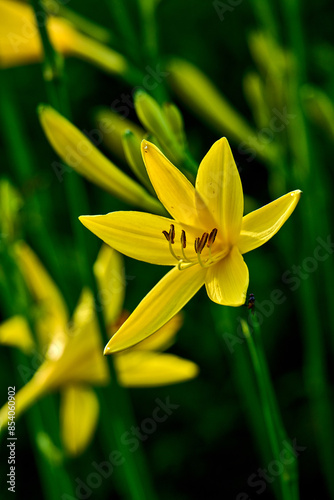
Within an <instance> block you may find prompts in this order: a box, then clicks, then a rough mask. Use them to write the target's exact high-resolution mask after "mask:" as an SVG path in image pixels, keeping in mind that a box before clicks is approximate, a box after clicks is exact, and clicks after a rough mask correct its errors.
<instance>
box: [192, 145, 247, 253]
mask: <svg viewBox="0 0 334 500" xmlns="http://www.w3.org/2000/svg"><path fill="white" fill-rule="evenodd" d="M196 189H197V190H198V191H199V193H200V195H201V197H202V199H203V200H204V202H205V203H206V205H207V207H208V208H209V210H210V212H211V214H212V215H213V217H214V219H215V220H216V223H217V224H218V227H219V229H220V230H221V232H222V235H220V236H221V237H222V239H223V241H224V242H225V243H227V244H230V245H234V244H235V243H236V241H237V239H238V237H239V233H240V229H241V222H242V215H243V210H244V198H243V192H242V185H241V180H240V175H239V172H238V169H237V166H236V164H235V161H234V158H233V155H232V152H231V149H230V146H229V144H228V142H227V140H226V138H225V137H223V138H222V139H220V140H219V141H217V142H215V143H214V145H213V146H212V147H211V149H210V151H209V152H208V153H207V154H206V156H205V157H204V158H203V160H202V162H201V164H200V166H199V169H198V174H197V178H196Z"/></svg>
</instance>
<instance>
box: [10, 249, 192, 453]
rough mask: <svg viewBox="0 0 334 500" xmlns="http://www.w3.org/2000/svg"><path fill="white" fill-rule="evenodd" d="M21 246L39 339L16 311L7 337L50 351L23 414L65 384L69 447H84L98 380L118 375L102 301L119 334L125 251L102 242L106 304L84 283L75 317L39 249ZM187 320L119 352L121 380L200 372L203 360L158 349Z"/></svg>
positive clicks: (155, 382)
mask: <svg viewBox="0 0 334 500" xmlns="http://www.w3.org/2000/svg"><path fill="white" fill-rule="evenodd" d="M16 253H17V257H18V262H19V265H20V268H21V270H22V272H23V275H24V278H25V281H26V283H27V285H28V287H29V289H30V291H31V294H32V296H33V297H34V299H35V301H36V304H37V306H38V314H37V317H36V329H37V332H38V335H39V346H36V345H35V343H34V341H33V338H32V335H31V333H30V329H29V326H28V324H27V322H26V321H25V320H24V319H23V318H21V317H14V318H10V319H9V320H7V321H6V322H5V323H3V324H2V325H1V326H0V342H1V341H2V342H3V343H6V344H9V345H13V346H16V347H20V348H21V349H22V350H24V351H25V352H26V353H32V354H36V352H38V349H39V351H40V353H41V355H43V356H44V361H43V362H42V364H41V365H40V367H39V368H38V370H37V371H36V372H35V373H34V375H33V377H32V378H31V379H30V380H29V382H28V383H27V384H26V385H25V386H23V388H22V389H21V390H20V391H19V392H18V393H17V394H16V418H18V417H19V416H20V415H21V414H22V413H23V412H24V411H25V410H26V409H27V408H28V407H30V406H31V405H33V404H34V403H35V402H36V401H37V399H39V398H40V397H42V396H44V395H46V394H48V393H50V392H52V391H55V390H61V409H60V414H61V435H62V438H63V442H64V446H65V449H66V450H67V452H68V453H69V454H71V455H77V454H79V453H81V452H82V451H83V450H84V448H85V447H86V446H87V444H88V442H89V441H90V439H91V437H92V435H93V433H94V430H95V427H96V423H97V419H98V415H99V402H98V399H97V396H96V394H95V392H94V390H93V389H92V388H91V386H100V385H107V384H109V383H110V380H109V372H108V368H107V363H106V360H105V358H104V357H103V355H102V343H101V336H100V331H99V327H98V322H97V319H96V313H95V309H96V307H100V306H102V307H103V311H104V315H105V320H106V322H107V323H108V329H109V331H110V334H111V333H112V331H113V329H114V325H116V324H117V323H118V322H120V318H121V316H122V305H123V299H124V286H125V279H124V275H123V262H122V258H121V256H120V255H119V254H118V253H117V252H116V251H115V250H112V249H111V248H109V247H107V246H103V247H102V249H101V251H100V254H99V256H98V259H97V261H96V263H95V266H94V270H95V273H96V276H97V279H98V283H99V290H100V296H99V300H100V301H101V304H96V303H94V298H93V295H92V293H91V292H90V290H88V289H85V290H83V292H82V294H81V297H80V300H79V303H78V305H77V307H76V309H75V311H74V314H73V317H72V320H71V321H69V317H68V314H67V311H66V309H65V307H64V303H63V299H62V297H61V295H60V293H59V291H58V289H57V287H56V285H55V284H54V283H53V281H52V279H51V278H50V276H49V275H48V274H47V272H46V270H45V269H44V267H43V266H42V264H41V262H40V261H39V260H38V258H37V257H36V255H35V254H34V253H33V252H32V250H31V249H30V248H29V247H28V246H27V245H26V244H25V243H20V244H19V245H18V246H17V248H16ZM180 325H181V320H180V316H176V317H175V318H173V320H172V321H171V322H169V323H168V324H166V325H165V326H164V328H162V329H160V330H159V331H158V332H156V334H155V335H152V337H151V338H150V339H148V340H147V341H144V342H143V343H142V345H141V346H138V347H137V348H136V349H133V350H128V351H124V352H122V353H120V354H117V355H115V368H116V372H117V377H118V380H119V383H120V384H121V385H123V386H127V387H144V386H159V385H165V384H171V383H175V382H181V381H185V380H189V379H191V378H193V377H195V376H196V374H197V372H198V368H197V366H196V365H195V364H194V363H192V362H191V361H187V360H184V359H181V358H179V357H177V356H175V355H172V354H163V353H160V352H158V351H160V350H162V349H165V348H166V347H168V346H169V345H170V344H171V342H172V341H173V338H174V337H175V334H176V332H177V330H178V329H179V327H180ZM23 368H24V367H23ZM26 369H27V371H28V372H30V369H29V368H26ZM22 371H23V370H22ZM6 418H7V406H6V405H5V406H4V407H3V408H2V409H1V410H0V427H2V425H4V424H5V422H6ZM78 422H80V425H78Z"/></svg>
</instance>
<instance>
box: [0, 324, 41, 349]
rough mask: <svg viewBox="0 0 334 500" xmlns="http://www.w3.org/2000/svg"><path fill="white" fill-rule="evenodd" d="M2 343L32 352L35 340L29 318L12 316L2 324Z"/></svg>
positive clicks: (0, 326)
mask: <svg viewBox="0 0 334 500" xmlns="http://www.w3.org/2000/svg"><path fill="white" fill-rule="evenodd" d="M0 344H1V345H9V346H12V347H18V348H19V349H21V350H22V351H23V352H24V353H26V354H31V353H32V352H33V350H34V348H35V342H34V339H33V336H32V333H31V331H30V328H29V324H28V322H27V320H26V319H25V318H24V317H23V316H12V317H11V318H9V319H7V320H6V321H4V322H3V323H1V325H0Z"/></svg>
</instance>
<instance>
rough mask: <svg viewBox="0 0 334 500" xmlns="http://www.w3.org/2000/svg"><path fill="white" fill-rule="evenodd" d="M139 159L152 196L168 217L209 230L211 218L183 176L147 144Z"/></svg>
mask: <svg viewBox="0 0 334 500" xmlns="http://www.w3.org/2000/svg"><path fill="white" fill-rule="evenodd" d="M142 155H143V159H144V162H145V166H146V169H147V172H148V175H149V177H150V180H151V182H152V185H153V187H154V189H155V192H156V193H157V196H158V198H159V200H160V201H161V203H162V204H163V205H164V206H165V207H166V209H167V210H168V212H169V213H170V214H171V216H172V217H173V218H174V219H176V220H177V221H179V222H181V223H184V224H187V225H189V226H195V227H202V228H203V229H205V230H208V227H211V226H212V222H211V221H212V218H211V217H210V214H209V212H208V210H207V207H206V206H205V203H204V202H203V200H202V199H201V197H200V196H199V194H198V193H197V191H196V189H195V188H194V186H193V185H192V184H191V183H190V182H189V181H188V179H187V178H186V177H185V176H184V175H183V174H182V172H180V170H178V169H177V168H176V167H174V165H173V164H172V163H171V162H170V161H169V160H168V159H167V158H166V156H165V155H163V154H162V153H161V151H160V150H159V149H158V148H157V147H156V146H155V145H154V144H152V143H150V142H148V141H143V142H142ZM212 227H213V226H212Z"/></svg>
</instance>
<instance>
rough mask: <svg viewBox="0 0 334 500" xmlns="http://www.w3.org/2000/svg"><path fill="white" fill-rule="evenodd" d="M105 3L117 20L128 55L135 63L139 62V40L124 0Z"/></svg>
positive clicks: (116, 23)
mask: <svg viewBox="0 0 334 500" xmlns="http://www.w3.org/2000/svg"><path fill="white" fill-rule="evenodd" d="M105 3H106V5H107V7H108V9H109V11H110V14H111V16H112V18H113V19H115V27H116V29H117V30H118V33H119V36H120V38H121V41H122V45H123V46H125V50H126V53H127V54H128V55H129V56H130V57H131V59H132V60H133V61H136V60H138V57H140V53H139V50H138V39H137V36H136V31H135V28H134V26H133V23H132V20H131V18H130V16H129V10H128V9H127V7H126V4H125V2H124V0H105Z"/></svg>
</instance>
